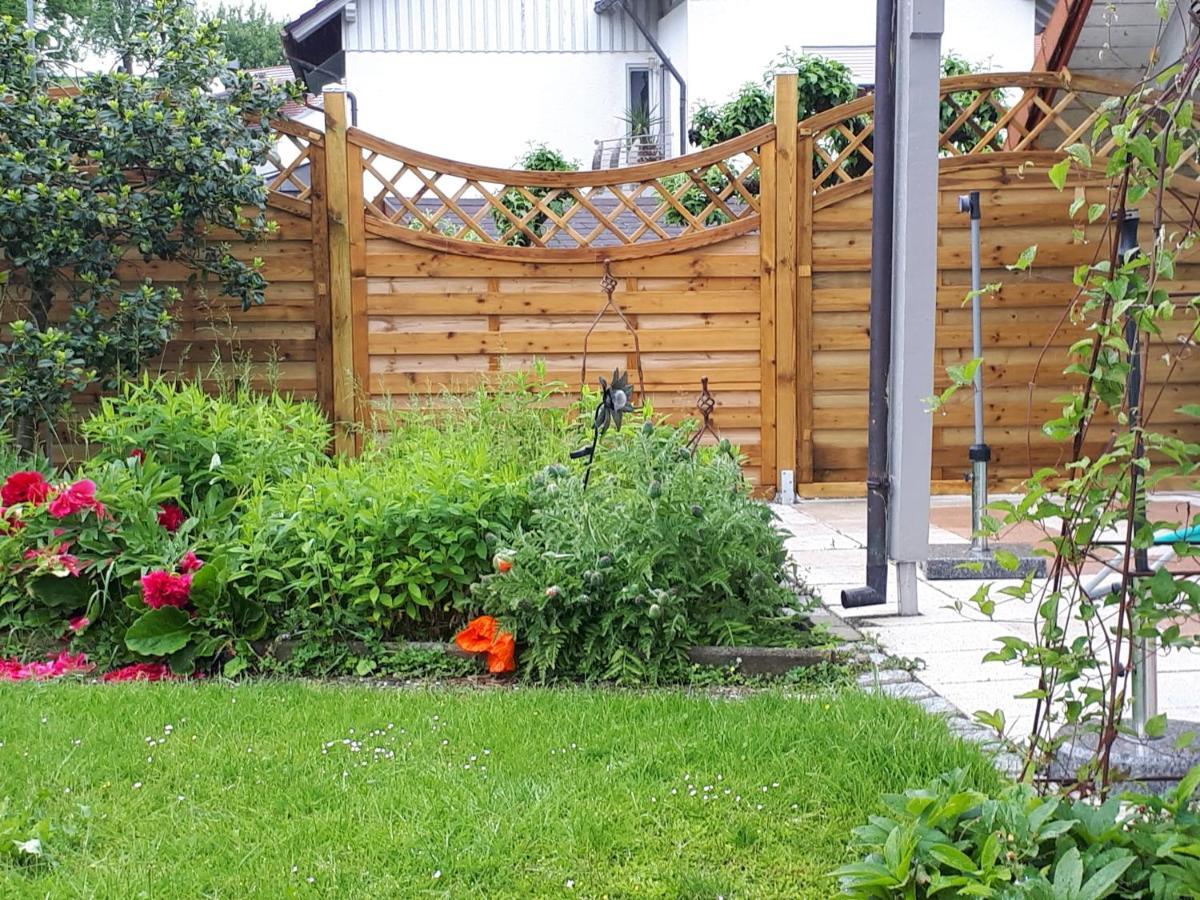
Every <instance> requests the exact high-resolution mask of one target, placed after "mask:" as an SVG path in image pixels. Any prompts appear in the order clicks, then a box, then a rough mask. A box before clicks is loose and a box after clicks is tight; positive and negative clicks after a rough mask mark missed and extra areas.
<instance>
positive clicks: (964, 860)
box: [929, 844, 978, 872]
mask: <svg viewBox="0 0 1200 900" xmlns="http://www.w3.org/2000/svg"><path fill="white" fill-rule="evenodd" d="M929 855H930V856H932V857H933V858H934V859H936V860H937V861H938V862H940V863H941V864H942V865H945V866H950V868H952V869H957V870H958V871H960V872H974V871H975V870H976V869H978V866H976V865H975V863H974V861H973V860H972V859H971V857H969V856H967V854H965V853H963V852H962V851H961V850H959V849H958V848H956V847H952V846H951V845H950V844H934V845H933V846H931V847H930V848H929Z"/></svg>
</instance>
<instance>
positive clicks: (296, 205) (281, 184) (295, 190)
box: [263, 120, 324, 212]
mask: <svg viewBox="0 0 1200 900" xmlns="http://www.w3.org/2000/svg"><path fill="white" fill-rule="evenodd" d="M271 130H272V131H274V132H275V133H276V134H278V136H279V139H278V140H277V141H276V142H275V146H274V147H272V148H271V151H270V152H269V153H268V154H267V160H266V166H265V171H264V173H263V175H264V177H265V178H266V181H267V191H268V194H269V195H270V197H271V200H272V201H273V202H275V203H276V204H277V205H281V206H283V207H285V208H288V209H294V211H296V212H303V211H304V210H305V209H306V208H307V206H308V204H309V202H310V200H311V199H312V177H313V173H312V167H313V166H314V165H321V164H322V162H321V160H320V159H317V158H316V154H315V153H314V150H313V148H314V147H318V148H319V147H320V146H321V145H322V143H323V140H324V138H323V136H322V134H321V133H320V132H319V131H314V130H313V129H311V128H308V127H306V126H304V125H302V124H300V123H299V122H293V121H290V120H279V121H276V122H272V123H271Z"/></svg>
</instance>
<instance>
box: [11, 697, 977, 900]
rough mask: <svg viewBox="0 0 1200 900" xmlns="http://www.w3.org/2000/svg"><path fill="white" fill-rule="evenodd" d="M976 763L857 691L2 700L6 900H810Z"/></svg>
mask: <svg viewBox="0 0 1200 900" xmlns="http://www.w3.org/2000/svg"><path fill="white" fill-rule="evenodd" d="M957 766H967V767H970V768H971V769H972V771H973V772H974V773H975V776H976V779H977V781H978V782H979V783H981V784H983V785H991V784H993V783H994V782H995V776H994V775H993V774H992V773H991V771H990V770H989V769H988V768H987V764H986V763H985V762H984V761H983V760H982V758H981V757H980V756H979V755H978V753H976V752H975V751H974V750H973V749H970V748H969V747H967V746H965V745H963V744H961V743H960V742H958V741H957V740H955V739H953V738H951V737H950V735H949V734H948V732H947V731H946V729H945V727H944V726H943V725H942V724H941V723H940V722H938V721H936V720H934V719H931V718H928V717H926V716H925V715H923V714H922V713H920V712H919V711H918V710H917V709H916V708H914V707H911V706H908V705H906V704H903V703H901V702H898V701H891V700H886V699H883V698H876V697H870V696H865V695H861V694H858V693H854V692H847V693H840V694H839V693H830V694H827V695H825V696H817V697H813V698H809V699H789V698H787V697H785V696H782V695H779V694H775V693H763V694H758V695H755V696H752V697H750V698H749V699H745V700H719V699H710V698H708V697H702V696H695V695H687V694H683V693H672V692H655V693H648V694H635V693H618V692H608V691H602V690H584V689H577V690H541V689H517V690H506V689H496V690H456V689H433V688H431V689H419V690H391V689H370V688H358V687H343V686H332V685H331V686H313V685H304V684H296V683H256V684H255V683H250V684H244V685H240V686H237V685H228V684H216V683H212V684H192V685H168V684H133V685H81V684H42V685H29V684H24V685H3V686H0V801H2V800H3V798H4V797H6V796H7V797H8V798H10V801H11V803H10V812H11V811H12V810H14V809H16V810H24V809H26V808H28V809H30V810H31V812H33V813H35V814H36V815H38V816H46V817H48V818H49V819H50V820H51V822H52V823H54V824H55V825H56V826H58V827H59V828H60V829H61V831H60V832H59V833H58V834H57V835H56V836H55V837H53V838H52V840H51V842H50V845H49V848H50V850H51V851H52V852H53V854H54V857H55V862H56V865H55V866H54V867H52V868H50V867H45V866H42V867H37V868H32V869H30V868H18V867H15V866H13V865H8V864H5V863H0V897H47V896H48V897H120V898H126V897H135V896H137V897H164V898H181V897H236V898H241V897H287V896H300V897H307V896H338V897H363V898H366V897H455V898H459V897H465V898H475V897H479V898H498V897H567V896H576V897H594V898H600V897H610V898H616V897H680V898H702V897H709V898H715V897H718V896H723V897H726V898H733V897H770V898H776V897H779V898H791V897H814V898H824V897H829V896H832V895H833V893H834V887H833V886H832V884H831V882H830V880H829V879H828V878H827V877H826V873H827V872H828V871H829V870H830V869H832V868H833V867H834V866H836V865H838V864H839V863H841V862H842V861H844V859H845V843H846V837H847V834H848V831H849V829H850V828H851V827H852V826H853V825H855V824H857V823H858V822H860V821H861V820H862V819H863V817H864V816H865V815H867V814H868V813H870V812H872V811H873V810H875V809H876V808H877V805H878V797H879V794H880V792H882V791H889V790H899V789H902V788H904V787H906V786H911V785H915V784H917V783H918V782H921V781H924V780H925V779H927V778H929V777H930V776H932V775H934V774H935V773H937V772H941V771H943V770H946V769H951V768H954V767H957Z"/></svg>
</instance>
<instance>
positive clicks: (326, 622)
mask: <svg viewBox="0 0 1200 900" xmlns="http://www.w3.org/2000/svg"><path fill="white" fill-rule="evenodd" d="M556 387H557V386H556V385H549V386H540V385H539V384H538V381H537V379H536V377H535V378H534V379H532V380H531V379H527V378H525V377H524V376H522V375H514V376H510V377H507V378H502V379H500V380H499V381H496V382H493V383H492V384H491V385H490V386H489V388H490V390H489V389H486V388H483V387H481V388H480V389H479V390H477V391H476V393H474V394H473V395H471V396H469V397H467V398H457V397H453V396H450V395H442V396H440V397H436V398H423V400H422V401H421V403H420V404H419V405H418V406H415V407H414V408H413V409H410V410H408V411H394V415H393V417H392V418H393V422H392V424H393V425H394V428H395V430H394V432H393V434H392V436H391V439H390V440H388V441H387V442H386V443H382V442H381V443H379V444H378V445H376V446H373V447H371V448H369V450H368V452H367V453H366V454H364V455H363V456H362V457H360V458H358V459H355V460H352V461H339V462H337V463H335V464H333V465H331V466H329V467H325V468H322V469H314V470H312V471H311V472H310V473H309V475H308V477H307V478H306V479H305V480H303V481H298V480H284V481H281V482H279V483H277V484H275V485H273V486H271V487H269V488H268V489H267V490H265V491H264V492H263V493H262V494H261V495H260V496H258V497H257V498H256V499H255V501H254V505H253V510H252V512H251V514H250V515H249V516H248V517H247V521H246V522H245V524H244V527H243V534H242V541H243V542H244V544H245V545H246V547H247V548H248V550H247V555H246V559H245V560H244V561H243V562H242V568H243V569H245V570H246V571H247V572H248V573H249V575H248V580H247V582H246V584H245V587H244V588H243V590H245V591H246V592H247V593H248V594H249V595H250V596H257V597H260V598H261V599H262V600H263V601H264V602H266V603H267V604H268V607H269V608H270V609H271V611H272V614H273V615H274V616H276V617H277V618H278V620H279V621H280V622H281V623H282V625H281V627H282V628H283V630H284V631H286V632H288V633H293V634H296V633H303V634H309V635H313V636H314V637H315V638H316V639H318V640H329V639H331V638H332V637H333V636H339V637H343V638H345V637H355V638H360V639H371V638H376V639H387V638H391V637H396V636H411V635H420V636H423V637H428V636H430V635H438V636H442V637H447V636H448V635H449V633H450V626H451V625H452V624H453V623H454V622H455V621H457V619H456V617H455V613H456V610H457V609H458V608H459V607H460V606H461V605H462V601H463V599H464V598H465V597H466V595H467V590H468V588H469V586H470V585H471V584H472V583H474V582H475V581H476V580H478V578H479V577H480V576H481V575H483V574H484V573H485V572H486V571H487V570H488V568H489V565H490V564H489V560H490V558H491V555H492V552H493V551H492V548H491V546H490V545H489V543H488V540H487V537H488V535H489V534H490V535H493V542H494V540H495V538H494V535H495V534H497V533H500V532H508V531H511V530H512V529H514V528H515V527H516V525H517V523H518V522H520V521H521V520H522V519H523V518H524V516H525V515H526V512H527V503H528V502H527V487H526V480H527V479H526V477H525V473H526V472H528V471H529V469H530V467H536V466H537V465H539V464H541V462H542V461H549V460H555V459H565V458H566V456H567V453H568V451H569V447H570V444H569V442H568V440H567V434H568V424H567V416H566V413H565V411H564V410H555V409H546V408H544V404H545V403H546V401H547V400H548V399H549V397H550V396H551V394H552V393H553V392H554V391H555V389H556Z"/></svg>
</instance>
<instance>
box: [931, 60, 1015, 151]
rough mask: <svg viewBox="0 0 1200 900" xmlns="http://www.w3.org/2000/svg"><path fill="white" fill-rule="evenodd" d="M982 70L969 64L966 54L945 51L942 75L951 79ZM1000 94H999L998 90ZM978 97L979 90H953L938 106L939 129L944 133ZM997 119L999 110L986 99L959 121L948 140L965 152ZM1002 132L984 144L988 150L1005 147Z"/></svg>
mask: <svg viewBox="0 0 1200 900" xmlns="http://www.w3.org/2000/svg"><path fill="white" fill-rule="evenodd" d="M979 71H982V67H981V66H979V65H976V64H975V63H972V62H971V61H970V60H968V59H966V58H965V57H962V56H959V55H957V54H955V53H947V54H946V55H945V56H943V57H942V77H943V78H950V77H952V76H955V75H970V74H972V73H974V72H979ZM997 97H999V93H997ZM977 99H979V91H955V92H954V93H953V94H950V95H948V96H947V97H946V99H944V100H943V101H942V103H941V106H940V107H939V109H938V130H939V131H940V132H941V133H945V132H946V130H947V129H949V127H950V126H951V125H953V124H954V122H955V121H957V119H958V117H959V116H960V115H962V113H963V112H964V111H965V110H966V109H967V108H968V107H970V106H971V104H972V103H974V102H975V101H976V100H977ZM998 121H1000V113H999V112H997V110H996V107H995V106H993V105H992V104H991V103H989V102H988V101H987V100H985V101H984V102H983V103H981V104H980V106H979V108H978V109H977V110H975V112H973V113H971V115H970V116H969V117H968V118H967V119H966V120H965V121H964V122H963V123H962V125H961V126H959V128H958V129H957V130H955V132H954V134H953V135H951V136H950V143H952V144H953V145H954V146H955V148H956V149H957V150H958V151H959V152H960V153H967V152H969V151H970V150H971V148H972V147H974V146H975V145H976V144H977V143H979V139H980V138H982V137H983V136H984V135H985V134H987V133H988V131H990V130H991V128H992V126H993V125H995V124H996V123H997V122H998ZM1004 137H1005V131H1004V129H1001V130H1000V132H999V133H998V134H997V135H996V136H995V137H994V138H992V140H991V141H990V142H989V143H988V144H987V147H988V149H992V150H999V149H1001V148H1002V147H1003V146H1004Z"/></svg>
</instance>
